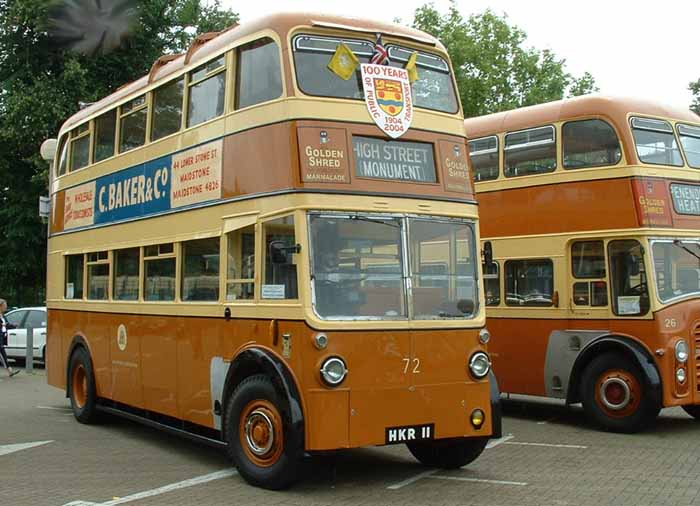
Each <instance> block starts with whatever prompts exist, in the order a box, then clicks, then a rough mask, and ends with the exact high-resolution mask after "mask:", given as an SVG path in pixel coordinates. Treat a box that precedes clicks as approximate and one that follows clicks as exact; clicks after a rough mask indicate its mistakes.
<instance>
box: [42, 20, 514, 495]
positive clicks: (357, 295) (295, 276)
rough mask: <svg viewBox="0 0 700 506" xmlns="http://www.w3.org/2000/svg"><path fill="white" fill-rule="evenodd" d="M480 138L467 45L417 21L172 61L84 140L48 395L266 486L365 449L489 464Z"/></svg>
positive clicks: (104, 107)
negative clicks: (170, 434) (194, 442)
mask: <svg viewBox="0 0 700 506" xmlns="http://www.w3.org/2000/svg"><path fill="white" fill-rule="evenodd" d="M463 121H464V118H463V116H462V114H461V108H460V104H459V100H458V95H457V92H456V89H455V81H454V79H453V76H452V71H451V68H450V63H449V60H448V57H447V53H446V51H445V49H444V47H442V45H441V44H440V43H439V42H438V41H437V40H436V39H434V38H432V37H430V36H428V35H427V34H425V33H422V32H419V31H416V30H412V29H408V28H404V27H400V26H396V25H391V24H382V23H378V22H374V21H369V20H365V21H359V20H356V19H344V18H338V17H329V16H326V15H320V14H319V15H311V16H310V15H301V14H280V15H274V16H270V17H267V18H263V19H261V20H258V21H255V22H251V23H249V24H245V25H241V26H237V27H234V28H231V29H229V30H227V31H225V32H223V33H209V34H205V35H202V36H200V37H198V38H197V40H196V41H195V43H194V44H193V45H192V47H191V48H190V49H189V50H188V51H187V53H186V54H183V55H178V56H166V57H162V58H161V59H159V60H158V61H156V62H155V63H154V64H153V66H152V68H151V71H150V72H149V74H148V75H147V76H144V77H142V78H141V79H139V80H137V81H135V82H133V83H131V84H128V85H126V86H124V87H122V88H120V89H119V90H118V91H116V92H115V93H113V94H112V95H110V96H108V97H107V98H105V99H103V100H101V101H99V102H97V103H95V104H92V105H90V106H89V107H87V108H85V109H83V110H81V111H80V112H79V113H77V114H76V115H74V116H73V117H71V118H70V119H69V120H68V121H67V122H66V123H65V124H64V125H63V127H62V128H61V131H60V135H59V140H58V155H57V157H56V162H55V167H54V174H53V175H52V181H51V196H52V204H53V205H52V211H53V214H52V219H51V229H50V239H49V256H48V267H49V283H48V307H49V325H48V352H47V354H48V357H47V361H48V364H49V369H48V381H49V383H50V384H52V385H54V386H56V387H59V388H62V389H65V391H66V394H67V396H68V397H69V398H70V402H71V405H72V408H73V410H74V413H75V416H76V418H77V419H78V420H79V421H80V422H86V423H87V422H92V421H93V420H94V419H95V417H96V415H97V414H98V413H99V412H100V411H102V412H108V413H113V414H121V415H124V416H127V417H130V418H132V419H135V420H138V421H142V422H145V423H148V424H151V425H156V426H158V427H161V428H167V429H170V430H174V431H177V432H179V433H182V434H187V435H189V436H191V437H195V438H199V439H204V440H206V441H209V442H213V443H215V444H222V445H225V446H226V447H227V451H228V453H229V455H230V456H231V458H232V459H233V461H234V463H235V464H236V465H237V467H238V469H239V471H240V474H241V475H242V476H243V477H244V478H246V479H247V480H248V481H249V482H251V483H253V484H256V485H260V486H263V487H269V488H282V487H285V486H287V485H289V484H290V483H292V482H293V481H294V480H295V479H296V478H297V477H298V473H299V469H300V460H301V458H302V456H303V455H304V454H306V453H313V452H321V451H329V450H336V449H342V448H353V447H360V446H366V445H385V444H395V443H406V444H407V445H408V448H409V449H410V450H411V452H412V453H413V455H414V456H415V457H416V458H417V459H418V460H420V461H421V462H423V463H425V464H427V465H430V466H443V467H458V466H462V465H465V464H467V463H468V462H470V461H472V460H473V459H475V458H476V457H477V456H478V455H479V454H480V453H481V452H482V450H483V449H484V447H485V445H486V442H487V440H488V438H489V437H490V436H493V435H494V434H498V433H499V432H500V411H499V407H498V406H499V405H498V397H499V396H498V392H497V387H496V385H495V382H494V381H492V380H491V379H490V359H489V357H488V355H487V350H486V342H487V341H488V337H489V336H488V332H487V331H485V329H484V323H485V308H484V298H483V293H482V290H481V289H480V286H481V279H480V270H481V260H480V254H479V246H478V245H479V242H478V240H479V235H478V227H477V224H478V219H477V218H478V214H477V206H476V203H475V196H474V192H473V187H472V183H471V181H470V177H469V175H468V172H467V151H466V150H467V146H466V140H465V137H464V124H463Z"/></svg>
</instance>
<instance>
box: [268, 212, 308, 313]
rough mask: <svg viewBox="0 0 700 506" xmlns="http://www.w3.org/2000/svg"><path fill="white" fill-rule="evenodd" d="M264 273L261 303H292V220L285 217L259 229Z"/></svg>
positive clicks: (294, 281) (294, 292)
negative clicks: (263, 251) (263, 253)
mask: <svg viewBox="0 0 700 506" xmlns="http://www.w3.org/2000/svg"><path fill="white" fill-rule="evenodd" d="M263 239H264V241H263V244H264V246H265V272H264V279H263V286H262V291H261V297H262V298H263V299H296V298H298V296H299V295H298V293H297V286H298V285H297V265H296V264H297V262H296V256H295V252H296V236H295V230H294V216H285V217H283V218H277V219H276V220H272V221H268V222H266V223H265V224H264V225H263Z"/></svg>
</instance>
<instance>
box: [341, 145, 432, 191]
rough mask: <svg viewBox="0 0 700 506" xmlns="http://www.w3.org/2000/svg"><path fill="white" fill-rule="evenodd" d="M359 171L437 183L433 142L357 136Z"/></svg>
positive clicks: (374, 176) (379, 176)
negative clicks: (386, 139) (387, 139)
mask: <svg viewBox="0 0 700 506" xmlns="http://www.w3.org/2000/svg"><path fill="white" fill-rule="evenodd" d="M352 142H353V149H354V151H355V175H357V176H358V177H368V178H372V179H390V180H395V181H411V182H417V183H435V182H436V181H437V179H436V177H435V156H434V154H433V145H432V144H428V143H425V142H409V141H385V140H382V139H375V138H372V137H359V136H353V138H352Z"/></svg>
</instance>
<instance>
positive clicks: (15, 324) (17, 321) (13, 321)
mask: <svg viewBox="0 0 700 506" xmlns="http://www.w3.org/2000/svg"><path fill="white" fill-rule="evenodd" d="M27 313H28V311H12V312H11V313H8V314H6V315H5V319H6V320H7V323H9V324H10V326H11V327H12V328H13V329H21V328H22V324H23V323H24V317H25V316H27Z"/></svg>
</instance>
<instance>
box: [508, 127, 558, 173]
mask: <svg viewBox="0 0 700 506" xmlns="http://www.w3.org/2000/svg"><path fill="white" fill-rule="evenodd" d="M504 151H505V169H504V173H505V175H506V177H514V176H527V175H531V174H544V173H546V172H553V171H554V169H556V168H557V142H556V135H555V132H554V127H553V126H551V125H547V126H543V127H538V128H531V129H529V130H521V131H520V132H513V133H509V134H506V141H505V149H504Z"/></svg>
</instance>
